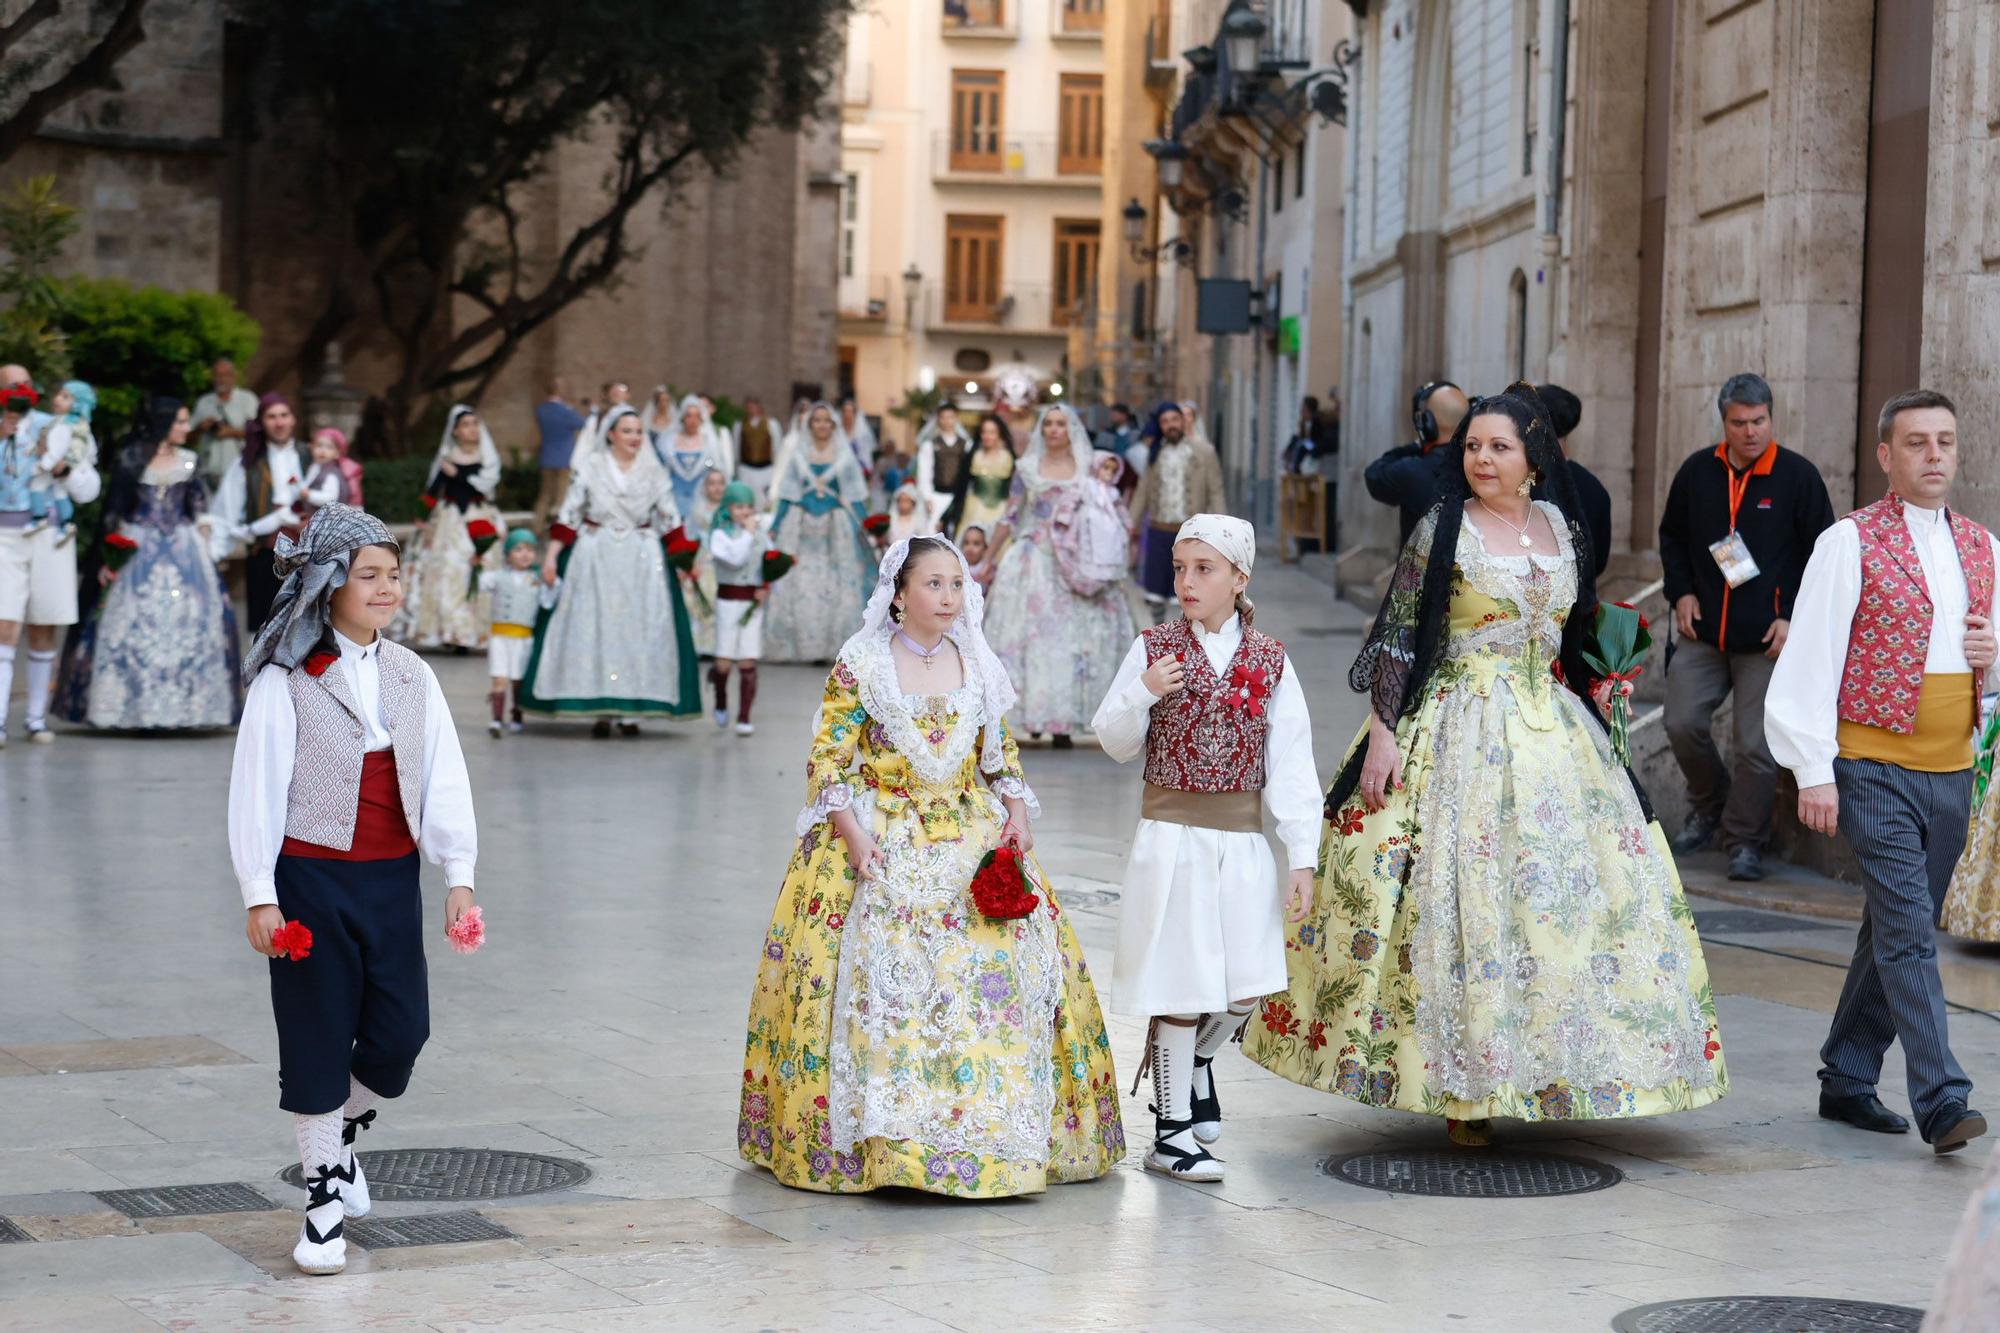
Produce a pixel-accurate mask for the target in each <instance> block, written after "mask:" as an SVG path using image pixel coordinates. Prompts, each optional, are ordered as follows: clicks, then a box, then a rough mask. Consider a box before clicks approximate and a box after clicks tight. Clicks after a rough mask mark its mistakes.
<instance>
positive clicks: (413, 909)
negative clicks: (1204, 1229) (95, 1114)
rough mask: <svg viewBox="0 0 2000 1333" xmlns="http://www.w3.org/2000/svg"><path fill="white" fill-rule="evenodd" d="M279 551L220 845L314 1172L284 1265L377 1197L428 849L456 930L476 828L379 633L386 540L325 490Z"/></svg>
mask: <svg viewBox="0 0 2000 1333" xmlns="http://www.w3.org/2000/svg"><path fill="white" fill-rule="evenodd" d="M275 556H276V561H277V570H278V573H279V574H280V575H281V576H282V577H283V579H284V582H283V585H282V586H281V587H280V589H279V592H278V595H277V598H276V600H275V602H274V603H273V605H272V608H271V615H270V618H269V620H268V621H267V622H266V623H265V626H264V628H263V630H262V631H261V632H260V633H259V634H258V635H257V638H256V641H255V642H254V643H253V644H252V645H251V647H250V651H249V653H248V654H247V655H246V656H245V658H244V661H243V677H244V680H245V681H247V682H248V683H249V686H250V692H249V696H248V698H247V699H246V700H245V702H244V708H243V723H242V726H241V728H240V729H239V730H238V731H237V733H236V758H235V763H234V765H233V767H232V768H231V771H230V777H229V854H230V860H231V862H232V863H233V864H234V866H235V870H236V879H237V883H238V885H239V886H240V887H241V889H242V892H243V906H244V909H245V913H246V916H245V920H244V934H245V935H246V936H247V937H248V938H249V941H250V947H251V948H253V949H255V950H256V951H257V952H258V953H260V954H264V955H266V956H267V957H268V958H269V959H270V960H271V961H270V973H271V1009H272V1013H273V1015H274V1017H275V1018H276V1020H277V1027H278V1085H279V1095H278V1105H279V1106H280V1107H282V1108H283V1109H285V1110H287V1111H290V1112H291V1113H292V1119H293V1124H294V1127H295V1128H296V1130H297V1136H298V1145H299V1165H300V1166H301V1168H303V1170H304V1172H305V1183H306V1189H307V1196H306V1209H305V1220H304V1223H303V1225H302V1226H301V1227H300V1229H299V1240H298V1243H297V1244H296V1245H295V1246H293V1248H292V1262H293V1263H294V1264H296V1265H297V1266H298V1268H299V1271H301V1272H304V1273H310V1274H328V1273H338V1272H340V1271H341V1269H343V1268H344V1267H346V1264H347V1241H346V1238H345V1236H344V1234H343V1232H344V1225H343V1219H344V1218H348V1217H360V1216H362V1215H364V1214H366V1213H367V1212H368V1211H369V1198H368V1184H367V1180H366V1178H365V1177H364V1175H363V1173H362V1171H361V1164H360V1162H359V1160H357V1158H356V1156H355V1153H354V1139H355V1135H356V1132H357V1131H359V1130H362V1129H365V1128H367V1127H368V1126H369V1125H370V1124H371V1123H372V1122H373V1121H374V1119H375V1115H376V1111H375V1106H376V1103H377V1102H379V1101H381V1100H383V1099H385V1098H386V1099H394V1098H396V1097H400V1096H402V1094H403V1090H404V1089H405V1088H407V1087H408V1086H409V1082H410V1071H411V1068H412V1067H413V1066H414V1065H415V1063H416V1059H417V1053H418V1052H419V1051H420V1050H422V1049H423V1045H424V1042H425V1041H426V1040H427V1039H428V1037H429V1035H430V989H429V983H428V982H427V980H426V977H425V967H424V944H423V934H424V929H423V893H422V890H421V887H420V885H419V883H418V879H419V874H418V872H419V869H420V866H421V863H422V862H423V861H429V862H431V863H432V864H433V865H438V866H442V867H443V868H444V873H445V882H446V884H447V885H449V886H450V892H449V894H448V895H447V896H446V898H445V908H444V924H445V927H446V929H447V931H450V930H451V929H452V928H453V927H458V926H460V924H461V918H463V917H465V916H466V914H467V913H468V912H472V911H474V910H475V909H474V908H473V905H472V881H473V867H474V863H475V862H476V861H477V860H478V854H479V853H478V831H477V828H476V825H475V822H474V819H473V812H472V789H471V785H470V783H469V782H468V781H467V779H466V773H465V757H464V755H463V754H462V753H461V752H460V750H459V745H458V732H457V731H456V730H454V729H453V727H452V722H451V710H450V708H449V707H448V706H447V705H446V703H445V698H444V691H443V690H441V689H440V688H439V687H438V681H437V677H436V676H435V675H433V674H432V673H431V669H430V667H428V666H427V665H425V664H424V660H423V659H422V658H420V657H418V656H417V655H416V654H415V653H413V652H411V651H410V650H409V649H407V648H404V647H402V646H401V645H400V644H395V643H391V642H389V641H388V640H387V639H386V638H384V637H383V632H384V631H385V630H386V629H387V628H388V626H389V622H390V621H391V620H393V619H394V618H395V615H396V607H397V604H398V603H399V602H400V601H401V600H402V588H401V583H400V580H399V578H398V570H397V559H398V555H397V548H396V541H395V538H393V537H391V536H390V535H389V530H388V529H387V528H386V527H384V526H383V525H382V523H381V521H380V520H378V519H376V518H374V517H373V516H372V515H369V514H367V513H364V512H363V511H361V510H359V509H355V508H353V507H351V506H349V505H342V504H333V505H328V506H327V507H326V508H325V509H322V510H321V511H320V512H319V513H318V514H316V515H314V516H313V521H312V522H311V523H309V524H307V525H306V528H305V530H304V532H303V533H302V534H301V535H300V537H299V538H298V540H297V541H294V540H293V539H292V538H290V537H286V536H282V535H281V536H280V538H279V540H278V542H277V546H276V550H275ZM420 853H421V855H420ZM476 919H477V918H476V917H475V918H474V920H476ZM301 928H303V932H302V931H301ZM302 933H303V934H307V935H309V936H310V939H309V940H308V939H304V938H301V936H302Z"/></svg>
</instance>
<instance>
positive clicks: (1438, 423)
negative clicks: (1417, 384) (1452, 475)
mask: <svg viewBox="0 0 2000 1333" xmlns="http://www.w3.org/2000/svg"><path fill="white" fill-rule="evenodd" d="M1470 406H1471V403H1469V402H1468V401H1467V400H1466V397H1465V390H1463V389H1461V388H1459V387H1458V386H1457V385H1456V384H1453V383H1452V382H1451V381H1450V380H1432V381H1431V382H1430V383H1429V384H1426V385H1424V386H1423V387H1422V388H1420V389H1418V390H1417V392H1416V396H1415V397H1414V398H1412V399H1411V400H1410V424H1411V425H1413V426H1414V427H1416V432H1417V437H1416V438H1415V439H1414V440H1412V441H1410V442H1409V443H1408V444H1399V445H1397V446H1396V447H1395V448H1393V449H1391V450H1389V452H1387V453H1385V454H1383V455H1382V456H1381V457H1380V458H1378V459H1376V460H1375V461H1374V462H1372V463H1370V464H1369V465H1368V469H1367V471H1365V472H1363V473H1362V474H1361V480H1362V481H1363V482H1365V483H1366V484H1367V486H1368V493H1369V494H1370V495H1372V496H1374V497H1375V498H1376V499H1377V500H1379V501H1381V502H1382V503H1383V504H1385V505H1395V506H1396V508H1397V509H1398V510H1400V511H1401V514H1402V531H1401V532H1400V533H1399V534H1398V535H1397V538H1396V545H1397V547H1398V548H1399V549H1400V548H1401V547H1402V546H1403V545H1404V544H1405V543H1406V542H1408V541H1409V540H1410V530H1411V529H1412V528H1414V527H1416V526H1417V520H1418V519H1420V518H1422V517H1423V516H1424V515H1425V514H1428V513H1429V512H1430V510H1431V506H1432V505H1434V504H1436V503H1437V502H1438V465H1439V461H1440V460H1441V459H1442V458H1443V457H1444V455H1443V454H1442V453H1441V452H1440V451H1439V449H1438V446H1439V445H1441V444H1445V443H1447V442H1449V441H1450V439H1451V435H1452V432H1453V431H1455V430H1457V429H1458V423H1459V422H1460V421H1462V420H1464V419H1465V411H1466V409H1467V408H1468V407H1470Z"/></svg>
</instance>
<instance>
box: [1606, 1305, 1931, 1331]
mask: <svg viewBox="0 0 2000 1333" xmlns="http://www.w3.org/2000/svg"><path fill="white" fill-rule="evenodd" d="M1923 1322H1924V1312H1923V1311H1922V1310H1912V1309H1911V1308H1910V1307H1909V1306H1907V1305H1876V1304H1874V1303H1873V1302H1870V1301H1837V1300H1821V1299H1816V1298H1814V1297H1811V1296H1715V1297H1709V1298H1705V1299H1702V1300H1692V1301H1662V1302H1660V1303H1659V1304H1658V1305H1642V1306H1640V1307H1639V1308H1638V1309H1636V1310H1627V1311H1626V1312H1625V1313H1624V1314H1621V1315H1619V1316H1618V1317H1617V1318H1615V1319H1613V1320H1612V1321H1611V1326H1612V1327H1613V1328H1615V1329H1617V1330H1618V1333H1890V1330H1896V1331H1898V1333H1903V1331H1905V1330H1906V1331H1907V1333H1916V1330H1917V1328H1918V1327H1919V1326H1920V1325H1922V1323H1923Z"/></svg>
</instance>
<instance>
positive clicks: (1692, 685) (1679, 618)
mask: <svg viewBox="0 0 2000 1333" xmlns="http://www.w3.org/2000/svg"><path fill="white" fill-rule="evenodd" d="M1716 408H1717V410H1718V411H1719V412H1720V413H1721V414H1722V436H1723V439H1722V443H1721V444H1718V445H1715V446H1714V447H1712V448H1703V449H1699V450H1697V451H1696V452H1695V453H1694V454H1693V455H1692V456H1691V457H1689V458H1688V460H1687V461H1686V462H1685V463H1683V464H1681V469H1680V471H1679V472H1678V473H1676V474H1675V476H1674V484H1673V487H1672V489H1670V490H1669V491H1668V492H1667V503H1666V508H1665V509H1664V510H1662V511H1661V515H1660V563H1661V565H1662V566H1663V567H1664V570H1665V574H1666V594H1667V601H1668V602H1669V603H1670V604H1671V605H1672V607H1673V612H1674V629H1675V631H1676V633H1677V635H1678V641H1677V642H1676V644H1675V645H1674V649H1673V655H1672V658H1671V664H1670V666H1669V668H1668V671H1667V739H1668V740H1669V741H1670V742H1671V743H1672V745H1673V749H1674V758H1675V759H1676V760H1677V761H1679V763H1680V766H1681V773H1682V774H1683V775H1684V776H1685V777H1686V778H1687V784H1688V807H1689V811H1690V813H1689V815H1688V822H1687V826H1686V827H1685V828H1684V829H1683V830H1682V831H1681V835H1680V836H1679V837H1678V838H1676V839H1675V840H1674V850H1675V851H1677V852H1692V851H1698V850H1700V849H1701V848H1703V847H1705V846H1707V845H1708V844H1709V842H1710V841H1711V840H1712V839H1713V838H1714V837H1715V834H1716V831H1717V830H1718V829H1720V830H1721V833H1722V838H1723V844H1724V846H1726V847H1727V848H1728V850H1729V877H1730V878H1731V879H1745V880H1754V879H1762V878H1763V877H1764V870H1763V853H1764V846H1765V844H1766V843H1768V842H1769V841H1770V837H1771V812H1772V807H1773V804H1774V801H1775V799H1776V796H1777V782H1778V770H1777V763H1776V761H1775V760H1773V759H1772V758H1771V750H1770V747H1769V746H1768V745H1767V744H1766V743H1765V740H1764V692H1765V690H1766V689H1767V688H1768V687H1769V686H1770V683H1771V669H1772V667H1774V666H1775V665H1776V664H1777V660H1778V653H1779V652H1780V651H1781V650H1782V649H1783V648H1784V646H1785V634H1786V632H1787V631H1788V630H1789V629H1790V626H1791V614H1792V601H1793V599H1794V598H1796V597H1797V596H1798V591H1799V582H1800V580H1801V579H1802V578H1804V576H1805V568H1806V561H1807V559H1808V558H1810V557H1811V555H1812V550H1813V543H1814V542H1815V541H1817V540H1818V539H1819V534H1820V533H1822V532H1824V531H1825V530H1826V529H1827V528H1829V527H1831V526H1832V525H1833V518H1834V515H1833V501H1832V500H1831V499H1830V498H1829V497H1828V495H1827V492H1826V482H1825V481H1824V480H1823V479H1822V478H1821V477H1820V474H1819V469H1818V468H1816V467H1814V466H1813V465H1812V463H1810V462H1809V461H1807V460H1806V459H1805V458H1804V457H1802V456H1801V455H1799V454H1795V453H1793V452H1792V451H1791V450H1789V449H1782V448H1780V447H1779V446H1778V444H1777V442H1776V441H1775V440H1774V439H1773V438H1772V434H1771V386H1770V385H1768V384H1766V383H1765V382H1764V381H1763V379H1762V378H1761V377H1759V376H1757V375H1750V374H1744V375H1736V376H1732V377H1731V378H1730V380H1729V382H1728V383H1727V384H1724V385H1723V386H1722V392H1721V393H1720V394H1719V395H1718V396H1717V398H1716ZM1732 690H1733V691H1734V692H1735V695H1736V706H1735V728H1734V746H1733V748H1734V750H1735V772H1734V774H1733V775H1732V774H1730V773H1728V772H1726V771H1725V770H1724V768H1723V765H1722V756H1721V755H1720V754H1719V753H1718V752H1717V750H1716V747H1715V738H1714V736H1713V734H1712V718H1713V715H1714V713H1715V710H1716V709H1717V708H1720V707H1721V706H1722V702H1723V700H1724V699H1726V698H1727V697H1728V696H1729V694H1730V692H1731V691H1732Z"/></svg>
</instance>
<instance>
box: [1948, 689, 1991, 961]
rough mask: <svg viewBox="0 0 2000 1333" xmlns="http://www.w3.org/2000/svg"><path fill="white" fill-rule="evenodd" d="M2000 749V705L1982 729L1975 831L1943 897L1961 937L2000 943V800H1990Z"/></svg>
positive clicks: (1975, 792) (1974, 774)
mask: <svg viewBox="0 0 2000 1333" xmlns="http://www.w3.org/2000/svg"><path fill="white" fill-rule="evenodd" d="M1996 750H2000V709H1995V710H1994V712H1993V715H1992V716H1991V717H1989V718H1987V719H1986V725H1985V726H1984V727H1982V728H1981V729H1980V735H1979V750H1978V757H1977V758H1976V759H1975V760H1974V761H1973V765H1972V831H1971V832H1970V834H1968V835H1967V837H1966V839H1965V850H1964V851H1963V852H1960V853H1959V855H1958V867H1957V869H1955V870H1953V871H1952V873H1951V888H1950V889H1949V890H1948V891H1947V892H1946V893H1945V897H1944V919H1943V925H1944V928H1945V929H1946V930H1948V931H1950V932H1951V933H1952V934H1954V935H1957V936H1958V937H1959V938H1961V939H1968V940H1980V941H1983V942H1985V943H1987V944H2000V801H1996V800H1988V799H1987V792H1986V789H1987V787H1988V786H1990V785H1991V783H1992V781H1993V757H1994V752H1995V751H1996Z"/></svg>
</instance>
